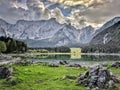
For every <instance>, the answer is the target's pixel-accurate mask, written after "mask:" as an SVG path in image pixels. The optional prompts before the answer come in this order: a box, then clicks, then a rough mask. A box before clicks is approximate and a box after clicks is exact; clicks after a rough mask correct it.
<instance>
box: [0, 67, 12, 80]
mask: <svg viewBox="0 0 120 90" xmlns="http://www.w3.org/2000/svg"><path fill="white" fill-rule="evenodd" d="M11 74H12V69H11V68H8V67H5V66H0V79H4V78H7V77H9V76H10V75H11Z"/></svg>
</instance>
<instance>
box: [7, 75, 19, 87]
mask: <svg viewBox="0 0 120 90" xmlns="http://www.w3.org/2000/svg"><path fill="white" fill-rule="evenodd" d="M6 81H7V83H8V84H9V85H11V86H14V85H16V84H17V83H20V82H21V80H20V79H18V78H17V77H14V76H9V77H8V78H6Z"/></svg>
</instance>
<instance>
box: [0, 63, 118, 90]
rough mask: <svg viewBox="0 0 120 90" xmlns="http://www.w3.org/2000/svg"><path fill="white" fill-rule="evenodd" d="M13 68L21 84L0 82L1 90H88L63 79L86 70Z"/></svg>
mask: <svg viewBox="0 0 120 90" xmlns="http://www.w3.org/2000/svg"><path fill="white" fill-rule="evenodd" d="M12 67H13V68H14V73H13V76H15V77H17V78H19V79H20V80H21V81H20V83H18V84H17V85H14V86H11V85H9V84H6V83H5V80H0V90H86V88H85V87H84V86H76V82H75V80H71V79H64V80H63V79H62V78H63V76H65V75H75V76H77V75H78V74H80V73H83V72H84V71H86V70H87V69H86V68H81V69H77V68H69V67H65V66H60V67H48V66H45V65H43V64H34V65H29V66H19V65H18V66H16V65H13V66H12ZM111 71H112V72H113V73H115V74H117V75H120V69H115V68H112V69H111ZM118 86H119V85H118ZM119 90H120V88H119Z"/></svg>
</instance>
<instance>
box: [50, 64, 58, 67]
mask: <svg viewBox="0 0 120 90" xmlns="http://www.w3.org/2000/svg"><path fill="white" fill-rule="evenodd" d="M48 66H49V67H59V65H58V64H57V63H50V64H49V65H48Z"/></svg>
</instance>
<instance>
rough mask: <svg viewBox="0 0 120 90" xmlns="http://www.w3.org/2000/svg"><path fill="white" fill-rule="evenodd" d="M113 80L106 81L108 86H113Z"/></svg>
mask: <svg viewBox="0 0 120 90" xmlns="http://www.w3.org/2000/svg"><path fill="white" fill-rule="evenodd" d="M114 84H115V83H114V81H113V80H110V81H109V82H108V86H109V88H112V87H113V86H114Z"/></svg>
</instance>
